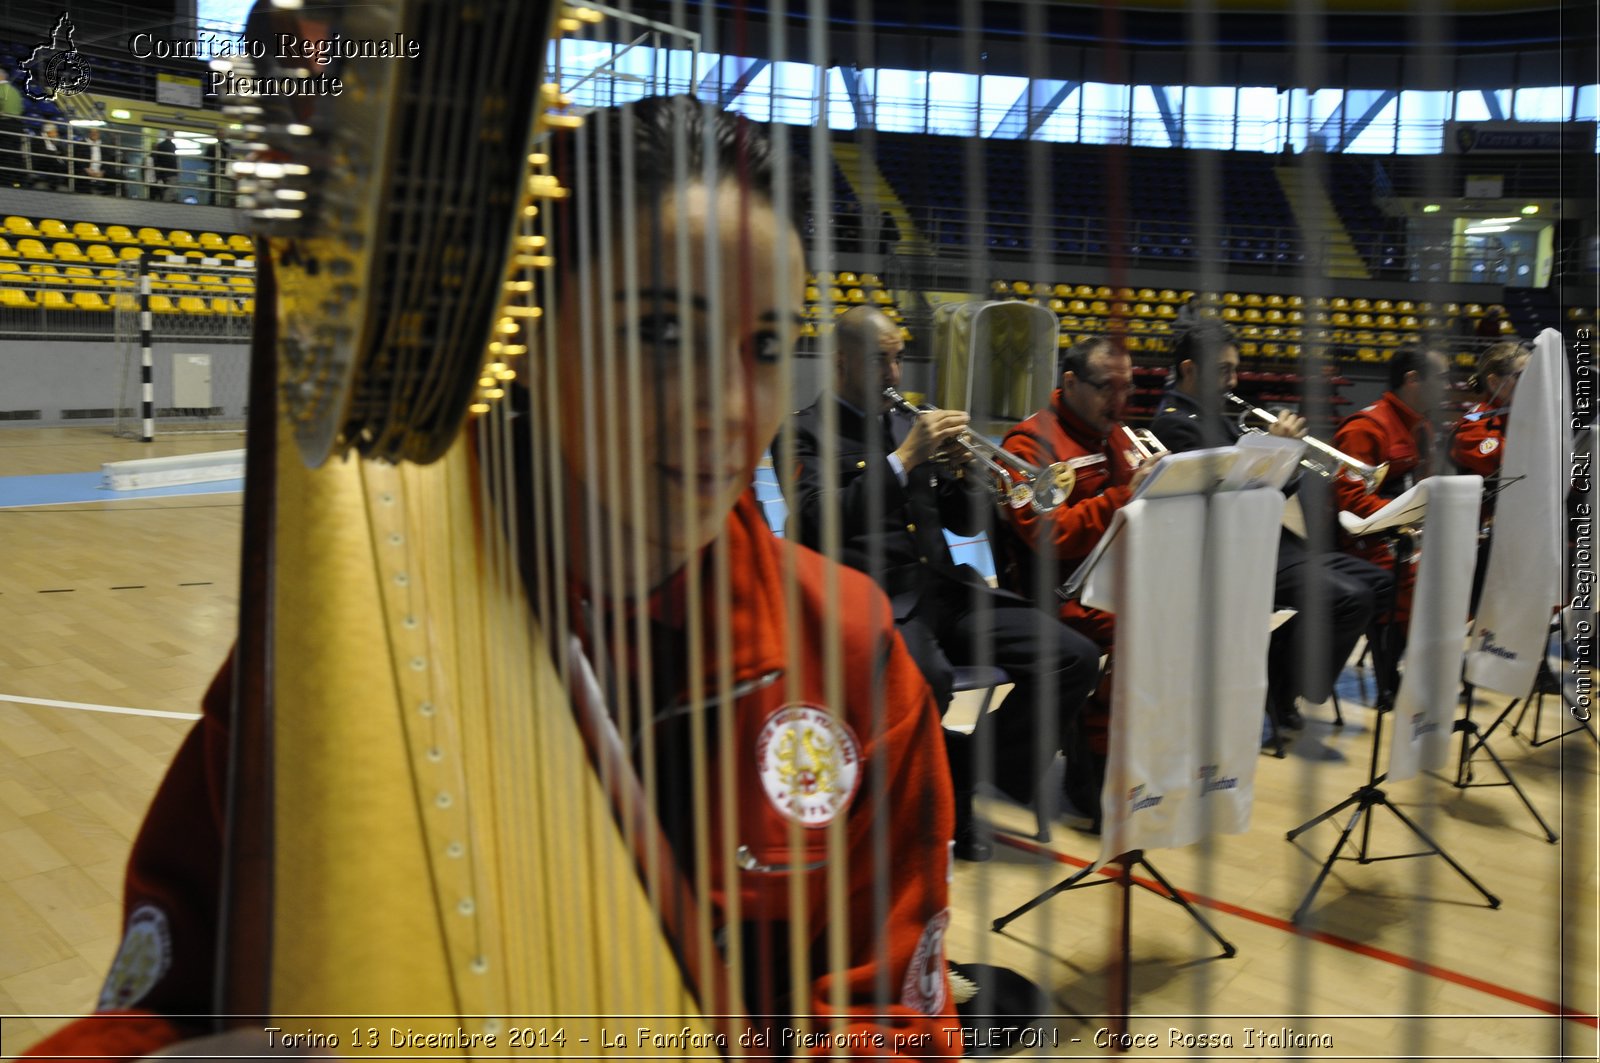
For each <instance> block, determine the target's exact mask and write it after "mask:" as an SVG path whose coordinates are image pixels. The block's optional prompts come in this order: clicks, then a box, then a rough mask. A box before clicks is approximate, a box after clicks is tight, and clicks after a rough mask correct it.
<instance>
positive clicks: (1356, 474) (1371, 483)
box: [1222, 391, 1389, 495]
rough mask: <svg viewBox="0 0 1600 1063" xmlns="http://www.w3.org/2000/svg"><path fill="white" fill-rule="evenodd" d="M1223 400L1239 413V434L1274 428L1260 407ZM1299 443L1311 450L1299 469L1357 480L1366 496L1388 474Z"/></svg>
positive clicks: (1307, 440) (1321, 446) (1310, 441)
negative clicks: (1270, 426)
mask: <svg viewBox="0 0 1600 1063" xmlns="http://www.w3.org/2000/svg"><path fill="white" fill-rule="evenodd" d="M1222 397H1223V398H1224V399H1226V400H1227V401H1228V402H1229V403H1230V404H1231V405H1233V406H1235V407H1237V408H1238V410H1239V414H1238V418H1239V420H1238V423H1239V431H1241V432H1256V433H1265V432H1266V430H1267V427H1266V426H1267V425H1271V424H1276V423H1277V420H1278V418H1277V416H1276V415H1275V414H1273V413H1271V412H1269V411H1267V410H1263V409H1262V408H1261V407H1259V406H1255V405H1252V404H1251V403H1250V402H1248V401H1246V400H1244V399H1241V398H1240V397H1239V396H1238V395H1235V394H1234V393H1233V392H1231V391H1225V392H1223V393H1222ZM1300 442H1302V443H1304V444H1305V445H1306V446H1308V447H1310V448H1311V451H1312V453H1309V454H1307V455H1305V456H1304V457H1302V458H1301V459H1300V466H1301V468H1304V469H1309V470H1311V471H1312V472H1314V473H1316V474H1317V475H1318V476H1322V477H1326V478H1327V479H1333V478H1334V477H1336V476H1345V477H1348V478H1350V479H1353V480H1360V481H1361V485H1362V486H1363V487H1364V488H1366V492H1367V494H1369V495H1370V494H1372V493H1373V492H1374V491H1376V490H1377V489H1378V487H1379V485H1381V484H1382V483H1383V478H1384V476H1385V475H1387V474H1388V472H1389V463H1388V462H1384V463H1383V464H1382V465H1368V464H1367V463H1366V462H1364V461H1360V460H1358V459H1356V458H1352V457H1351V456H1350V455H1348V454H1346V453H1345V452H1344V451H1342V450H1336V449H1334V448H1333V447H1331V446H1329V445H1328V444H1327V443H1324V442H1323V441H1322V440H1320V439H1317V438H1315V437H1314V436H1303V437H1302V438H1301V440H1300Z"/></svg>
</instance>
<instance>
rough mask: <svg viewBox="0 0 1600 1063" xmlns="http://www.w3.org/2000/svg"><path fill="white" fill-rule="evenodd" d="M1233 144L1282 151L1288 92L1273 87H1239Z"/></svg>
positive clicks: (1255, 149)
mask: <svg viewBox="0 0 1600 1063" xmlns="http://www.w3.org/2000/svg"><path fill="white" fill-rule="evenodd" d="M1236 107H1237V108H1238V110H1237V115H1238V118H1237V120H1236V122H1235V132H1234V147H1235V148H1236V149H1237V150H1239V151H1270V152H1276V151H1282V150H1283V141H1284V134H1285V130H1286V129H1287V127H1288V117H1289V113H1288V112H1289V94H1288V93H1287V92H1279V91H1278V90H1277V89H1275V88H1266V87H1260V86H1249V87H1244V88H1240V89H1239V102H1238V103H1237V104H1236Z"/></svg>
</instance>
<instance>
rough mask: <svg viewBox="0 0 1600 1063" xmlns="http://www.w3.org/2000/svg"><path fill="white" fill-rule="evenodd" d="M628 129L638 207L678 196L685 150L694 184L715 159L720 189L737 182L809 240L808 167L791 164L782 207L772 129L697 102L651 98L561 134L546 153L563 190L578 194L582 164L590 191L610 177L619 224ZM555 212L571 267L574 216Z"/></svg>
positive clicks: (609, 111)
mask: <svg viewBox="0 0 1600 1063" xmlns="http://www.w3.org/2000/svg"><path fill="white" fill-rule="evenodd" d="M629 123H631V129H632V137H631V140H632V172H633V191H634V197H633V198H634V202H635V205H636V206H639V207H646V208H649V207H654V206H656V205H657V204H659V203H660V202H661V201H662V199H664V198H665V197H666V196H669V195H671V194H672V192H673V188H674V186H673V180H674V177H675V174H676V173H677V172H678V166H677V165H676V163H675V161H674V157H675V153H676V152H677V151H679V150H680V149H681V150H682V151H683V164H682V165H683V170H684V172H685V173H687V174H688V177H689V180H690V182H691V183H699V182H703V181H704V180H705V177H706V164H707V161H708V159H709V161H710V163H711V164H712V166H713V168H714V170H715V174H716V181H717V182H718V183H721V182H723V181H731V182H733V183H734V184H736V185H738V186H740V187H742V188H744V189H747V190H748V191H749V193H750V194H751V195H752V196H753V197H754V198H756V199H757V200H759V201H761V202H763V203H766V204H768V205H770V206H771V207H772V208H773V209H774V210H775V211H776V212H777V213H778V214H780V215H781V216H783V217H786V218H788V220H789V223H790V225H792V226H793V227H794V230H795V232H796V233H804V232H805V226H804V219H805V211H806V208H807V207H808V206H809V205H810V196H809V187H810V186H809V182H808V181H807V180H806V163H805V160H803V159H796V160H795V162H796V163H798V165H794V164H791V166H790V168H789V175H788V179H789V194H788V197H787V198H788V202H787V203H778V202H777V190H776V187H775V185H776V180H777V170H778V166H777V152H776V150H775V149H774V146H773V143H772V139H771V134H770V133H769V127H767V126H764V125H761V124H759V123H756V122H752V121H750V120H749V119H747V118H744V117H742V116H741V115H738V114H734V113H732V112H730V111H724V110H721V109H720V108H718V107H715V106H713V105H711V104H707V103H703V102H702V101H700V100H698V99H695V98H694V97H693V96H685V95H678V96H650V97H646V98H645V99H642V100H635V101H634V102H632V103H626V104H622V105H620V106H617V107H609V108H605V109H602V110H598V111H594V112H592V113H590V114H589V115H587V116H586V118H585V120H584V124H583V126H582V127H581V128H580V129H578V130H557V131H556V132H555V133H554V134H553V135H552V137H551V140H550V144H549V148H548V150H549V152H550V156H551V160H552V163H553V165H554V168H555V172H556V174H557V175H558V176H559V177H560V178H561V183H562V184H563V185H565V186H567V187H568V188H572V187H575V185H576V183H577V177H578V174H579V173H580V172H582V171H581V170H580V168H579V161H580V156H581V157H582V160H583V161H584V162H585V163H587V172H588V182H587V184H588V186H589V187H590V188H598V187H600V184H601V181H600V180H599V178H600V175H601V174H602V173H603V174H605V175H606V182H605V183H606V185H607V189H608V200H609V206H610V208H611V211H612V217H613V219H620V217H621V210H622V206H623V203H622V198H623V192H624V182H623V175H624V174H625V173H626V172H627V164H626V160H627V154H626V152H625V148H626V146H627V145H626V144H625V141H624V135H625V132H626V130H627V129H628V126H629ZM772 128H776V127H772ZM708 130H709V133H710V136H709V141H710V143H709V144H708V143H707V140H708V137H707V132H708ZM557 212H558V215H559V220H558V238H559V239H560V240H561V248H562V250H561V251H560V252H559V254H558V257H559V258H560V259H562V260H565V261H567V262H573V261H575V260H576V257H577V255H576V252H577V250H578V248H577V243H576V241H574V240H572V239H570V232H571V226H572V221H571V215H572V213H573V212H572V211H567V210H561V209H560V208H559V207H558V208H557ZM619 223H620V222H614V224H619Z"/></svg>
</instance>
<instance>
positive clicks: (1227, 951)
mask: <svg viewBox="0 0 1600 1063" xmlns="http://www.w3.org/2000/svg"><path fill="white" fill-rule="evenodd" d="M1134 862H1135V863H1137V864H1138V865H1139V866H1140V867H1142V868H1144V869H1145V870H1146V871H1148V872H1150V877H1151V878H1153V879H1155V880H1156V882H1158V883H1159V884H1160V885H1161V888H1162V889H1164V890H1166V893H1165V894H1160V893H1156V891H1155V890H1150V892H1151V893H1156V895H1157V896H1165V897H1166V898H1167V900H1169V901H1172V902H1173V903H1174V904H1177V905H1178V906H1179V907H1181V908H1182V909H1183V910H1184V911H1186V912H1188V913H1189V916H1190V918H1192V919H1193V920H1194V921H1195V922H1197V923H1199V924H1200V929H1202V930H1204V931H1205V932H1206V933H1208V934H1210V935H1211V938H1212V940H1213V941H1215V942H1216V943H1217V944H1218V945H1221V946H1222V955H1223V956H1224V957H1225V958H1226V957H1231V956H1234V955H1237V954H1238V951H1239V950H1238V949H1236V948H1234V947H1233V943H1232V942H1231V941H1229V940H1228V939H1227V938H1225V937H1223V936H1222V935H1221V934H1219V933H1217V928H1216V927H1214V926H1212V925H1211V923H1210V921H1209V920H1207V919H1206V917H1205V916H1203V915H1201V914H1200V909H1198V908H1196V907H1195V906H1194V905H1192V904H1190V903H1189V898H1187V897H1185V896H1184V895H1183V894H1181V893H1179V892H1178V891H1177V890H1176V889H1174V888H1173V885H1172V883H1170V882H1168V881H1167V880H1166V879H1165V878H1163V877H1161V872H1159V871H1157V870H1156V869H1155V865H1154V864H1152V863H1150V861H1148V860H1146V859H1145V858H1144V855H1143V854H1142V853H1141V854H1140V855H1139V856H1138V857H1137V858H1136V859H1135V860H1134ZM1130 881H1131V879H1130ZM1140 885H1144V884H1143V883H1140ZM1144 888H1145V889H1147V890H1148V889H1150V887H1149V886H1145V887H1144Z"/></svg>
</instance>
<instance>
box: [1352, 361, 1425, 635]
mask: <svg viewBox="0 0 1600 1063" xmlns="http://www.w3.org/2000/svg"><path fill="white" fill-rule="evenodd" d="M1333 445H1334V447H1335V448H1336V449H1338V450H1340V451H1343V452H1344V453H1346V454H1348V455H1350V456H1351V457H1353V458H1356V459H1358V460H1360V461H1364V462H1366V463H1367V464H1369V465H1381V464H1383V463H1384V462H1388V464H1389V471H1388V473H1387V475H1385V476H1384V479H1383V484H1382V485H1381V486H1380V487H1379V488H1378V490H1376V491H1374V492H1373V493H1372V494H1370V495H1369V494H1366V493H1365V491H1364V490H1363V489H1362V486H1361V483H1360V481H1357V480H1352V479H1350V478H1349V477H1347V476H1338V477H1335V478H1334V481H1333V484H1334V497H1335V499H1336V500H1337V503H1338V506H1339V508H1340V509H1341V510H1347V511H1349V512H1351V513H1354V514H1356V515H1357V516H1359V517H1370V516H1371V515H1372V514H1374V513H1376V512H1378V510H1380V509H1382V508H1383V507H1384V506H1385V505H1387V504H1388V503H1389V500H1390V499H1393V498H1397V497H1399V496H1400V495H1401V494H1404V493H1405V491H1406V490H1407V489H1408V488H1409V487H1411V486H1412V484H1413V483H1414V482H1415V481H1416V480H1420V479H1423V478H1424V477H1426V476H1428V475H1429V474H1430V473H1431V472H1432V469H1431V468H1429V463H1428V458H1429V456H1430V454H1431V452H1432V450H1433V445H1434V440H1433V425H1431V424H1430V423H1429V422H1428V419H1427V418H1426V417H1424V416H1423V415H1422V414H1420V413H1418V412H1417V411H1415V410H1413V409H1412V408H1411V407H1409V406H1407V405H1406V404H1405V403H1403V402H1401V401H1400V399H1399V398H1398V397H1397V396H1396V395H1395V393H1394V392H1392V391H1385V392H1384V393H1383V396H1382V397H1381V398H1379V399H1378V401H1377V402H1374V403H1373V404H1372V405H1371V406H1368V407H1366V408H1365V409H1361V410H1357V411H1356V412H1355V413H1353V414H1351V415H1350V416H1349V417H1346V418H1345V419H1344V421H1343V422H1342V423H1341V424H1340V425H1339V429H1338V431H1337V432H1335V433H1334V436H1333ZM1344 548H1345V551H1346V552H1347V553H1351V554H1354V555H1355V556H1356V557H1359V558H1361V559H1363V560H1365V561H1370V562H1372V563H1373V564H1375V565H1379V566H1381V567H1383V568H1386V569H1389V570H1390V571H1395V570H1396V566H1395V557H1394V546H1393V542H1392V540H1390V539H1388V538H1386V537H1384V536H1381V535H1368V536H1364V537H1362V538H1348V537H1347V539H1346V542H1345V547H1344ZM1395 581H1396V586H1395V602H1394V608H1393V610H1392V611H1389V612H1387V613H1385V615H1384V617H1382V618H1380V619H1385V620H1386V621H1387V622H1392V623H1397V624H1399V623H1404V622H1405V621H1406V620H1407V619H1409V618H1410V616H1411V594H1412V591H1413V590H1414V589H1415V586H1416V565H1415V564H1406V565H1403V566H1401V568H1400V570H1399V571H1395Z"/></svg>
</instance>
